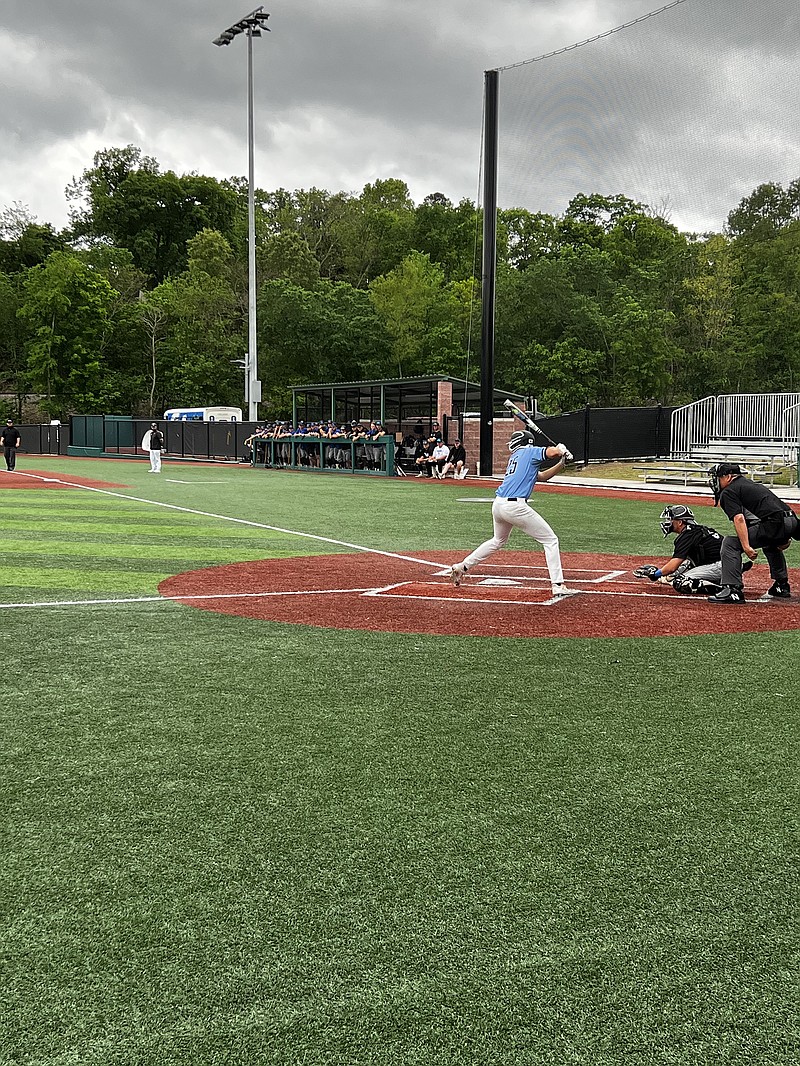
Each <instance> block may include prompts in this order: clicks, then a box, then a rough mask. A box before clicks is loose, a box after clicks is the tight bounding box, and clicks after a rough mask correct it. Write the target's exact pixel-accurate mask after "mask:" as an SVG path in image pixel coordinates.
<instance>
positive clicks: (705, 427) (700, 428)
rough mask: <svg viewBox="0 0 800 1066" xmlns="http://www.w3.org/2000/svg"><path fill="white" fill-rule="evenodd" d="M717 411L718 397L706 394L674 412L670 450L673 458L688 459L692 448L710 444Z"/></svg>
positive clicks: (671, 422)
mask: <svg viewBox="0 0 800 1066" xmlns="http://www.w3.org/2000/svg"><path fill="white" fill-rule="evenodd" d="M716 411H717V397H716V396H706V397H705V398H704V399H702V400H695V402H694V403H689V404H686V406H685V407H678V408H676V409H675V410H674V411H673V412H672V418H671V420H670V446H669V450H670V455H671V456H672V457H673V458H675V459H688V458H689V456H690V455H691V454H692V448H697V447H701V446H702V445H704V444H708V442H709V440H710V439H711V437H712V436H714V431H715V424H716Z"/></svg>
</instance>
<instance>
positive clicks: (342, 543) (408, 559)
mask: <svg viewBox="0 0 800 1066" xmlns="http://www.w3.org/2000/svg"><path fill="white" fill-rule="evenodd" d="M18 473H20V475H21V476H22V477H30V478H33V479H35V480H36V481H48V482H53V481H55V482H57V483H58V484H59V485H66V486H67V488H71V489H83V490H84V491H85V492H97V493H99V494H100V495H101V496H113V497H115V498H116V499H119V500H132V501H133V502H134V503H146V504H150V505H151V506H152V507H166V508H167V509H168V510H171V511H181V512H182V513H183V514H193V515H198V516H199V517H201V518H217V519H219V520H220V521H221V522H236V523H237V524H238V525H242V526H251V527H252V528H254V529H268V530H270V531H271V532H273V533H286V534H288V535H289V536H291V537H305V538H307V539H308V540H318V541H322V542H323V543H325V544H335V545H337V547H340V548H352V549H353V550H354V551H358V552H365V553H367V554H369V555H383V556H385V557H386V558H389V559H400V560H401V561H402V562H404V563H417V564H419V565H420V566H441V563H434V562H431V560H430V559H417V558H416V557H415V556H413V555H401V554H400V553H399V552H388V551H382V550H381V549H380V548H368V547H367V546H366V545H364V544H351V543H350V541H347V540H336V539H335V538H334V537H323V536H322V535H321V534H319V533H304V532H303V531H302V530H299V529H284V528H283V527H282V526H271V525H268V524H267V523H266V522H253V521H252V520H251V519H249V518H234V517H232V516H231V515H225V514H215V513H214V512H213V511H200V510H198V509H196V508H194V507H182V506H181V505H180V504H177V503H166V502H164V501H163V500H147V499H145V498H144V497H143V496H131V495H130V494H129V493H125V492H113V491H112V490H111V489H99V488H97V487H96V486H94V485H79V484H77V483H75V482H72V481H64V480H63V479H62V478H56V477H42V476H41V475H40V474H29V473H27V472H23V471H18Z"/></svg>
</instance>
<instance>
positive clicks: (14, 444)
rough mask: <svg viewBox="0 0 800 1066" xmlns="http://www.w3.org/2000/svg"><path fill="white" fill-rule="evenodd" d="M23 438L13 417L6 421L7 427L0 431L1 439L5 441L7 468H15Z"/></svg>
mask: <svg viewBox="0 0 800 1066" xmlns="http://www.w3.org/2000/svg"><path fill="white" fill-rule="evenodd" d="M21 439H22V438H21V437H20V435H19V430H18V429H17V427H16V426H15V425H14V421H13V419H11V418H9V420H8V421H7V422H6V425H5V429H4V430H3V432H2V433H0V440H1V441H2V443H3V457H4V458H5V461H6V470H13V469H14V468H15V467H16V465H17V448H18V447H19V442H20V440H21Z"/></svg>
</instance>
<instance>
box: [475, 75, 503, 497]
mask: <svg viewBox="0 0 800 1066" xmlns="http://www.w3.org/2000/svg"><path fill="white" fill-rule="evenodd" d="M499 80H500V72H499V71H498V70H487V71H485V72H484V86H485V99H484V129H483V271H482V279H481V438H480V460H481V476H482V477H486V476H489V475H491V474H492V473H493V461H492V450H493V444H494V305H495V277H496V271H497V141H498V118H497V116H498V85H499Z"/></svg>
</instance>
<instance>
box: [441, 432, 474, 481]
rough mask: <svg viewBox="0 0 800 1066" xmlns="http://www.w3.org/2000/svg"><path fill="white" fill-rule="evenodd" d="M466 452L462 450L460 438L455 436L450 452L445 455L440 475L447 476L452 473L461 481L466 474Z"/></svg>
mask: <svg viewBox="0 0 800 1066" xmlns="http://www.w3.org/2000/svg"><path fill="white" fill-rule="evenodd" d="M468 469H469V467H468V466H467V453H466V451H465V450H464V445H463V444H462V443H461V440H460V439H458V438H456V441H455V444H454V445H453V447H452V448H451V449H450V454H449V455H448V456H447V462H446V463H445V464H444V466H443V467H442V472H441V474H440V477H443V478H445V477H449V475H450V474H452V475H453V477H454V478H456V479H457V480H458V481H463V480H464V478H465V477H466V476H467V470H468Z"/></svg>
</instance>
